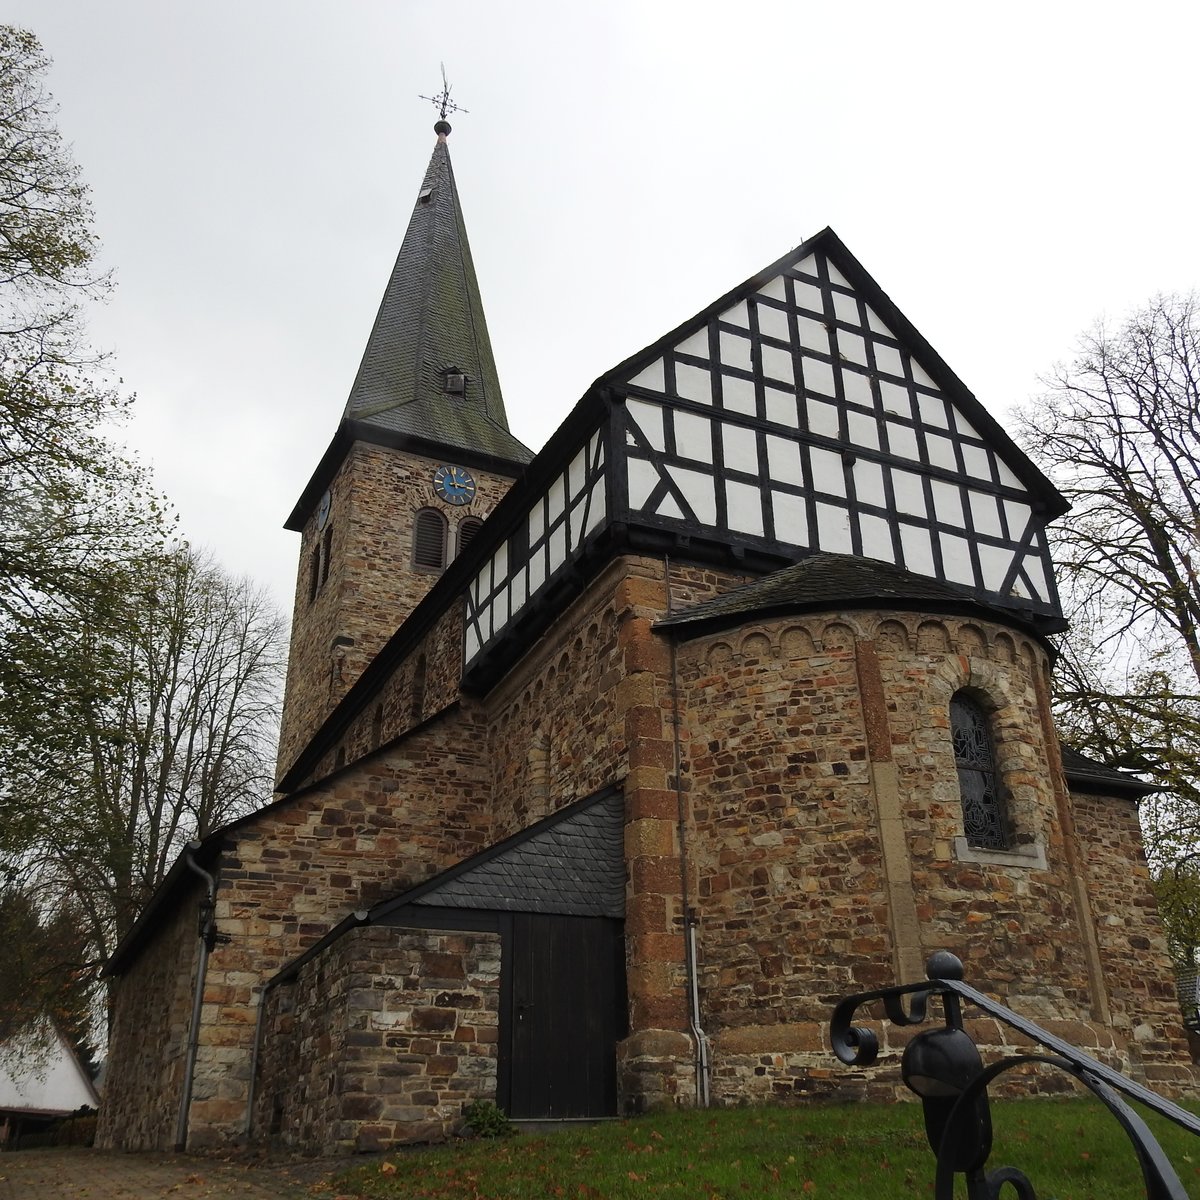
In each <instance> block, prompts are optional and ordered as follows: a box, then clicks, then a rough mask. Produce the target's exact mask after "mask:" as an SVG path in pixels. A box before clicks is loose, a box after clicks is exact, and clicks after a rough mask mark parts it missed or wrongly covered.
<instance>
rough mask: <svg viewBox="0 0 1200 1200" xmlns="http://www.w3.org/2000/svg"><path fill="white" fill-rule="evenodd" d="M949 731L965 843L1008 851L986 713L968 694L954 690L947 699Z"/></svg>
mask: <svg viewBox="0 0 1200 1200" xmlns="http://www.w3.org/2000/svg"><path fill="white" fill-rule="evenodd" d="M950 731H951V734H952V736H953V738H954V763H955V765H956V766H957V767H958V789H959V792H960V793H961V795H962V806H963V832H964V833H965V834H966V837H967V844H968V845H969V846H978V847H980V848H981V849H985V850H1007V849H1008V848H1009V847H1010V845H1011V837H1010V835H1009V829H1008V819H1007V814H1006V813H1005V805H1004V797H1003V794H1002V791H1001V785H1000V773H999V772H998V771H997V770H996V752H995V748H994V746H993V743H992V730H991V722H990V721H989V720H988V715H987V713H986V712H984V710H983V708H982V707H980V705H979V704H978V703H977V702H976V701H975V700H972V699H971V697H970V696H968V695H966V694H965V693H963V692H956V693H955V694H954V696H953V697H952V698H951V700H950Z"/></svg>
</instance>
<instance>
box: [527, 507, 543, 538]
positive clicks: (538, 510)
mask: <svg viewBox="0 0 1200 1200" xmlns="http://www.w3.org/2000/svg"><path fill="white" fill-rule="evenodd" d="M545 532H546V509H545V504H544V503H543V501H542V500H540V499H538V500H535V501H534V502H533V507H532V508H531V509H530V510H529V545H531V546H534V545H536V544H537V543H538V542H540V541H541V540H542V534H544V533H545Z"/></svg>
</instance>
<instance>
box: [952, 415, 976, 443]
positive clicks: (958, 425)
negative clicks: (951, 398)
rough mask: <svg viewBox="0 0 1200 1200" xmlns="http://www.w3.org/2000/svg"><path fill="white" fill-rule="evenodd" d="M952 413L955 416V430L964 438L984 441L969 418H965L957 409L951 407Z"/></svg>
mask: <svg viewBox="0 0 1200 1200" xmlns="http://www.w3.org/2000/svg"><path fill="white" fill-rule="evenodd" d="M951 412H952V413H953V414H954V428H955V429H957V430H958V432H959V433H961V434H962V436H963V437H969V438H975V439H977V440H978V441H983V438H981V437H980V436H979V434H978V433H976V432H975V426H974V425H972V424H971V422H970V421H968V420H967V418H966V417H964V416H963V415H962V413H961V412H959V411H958V409H957V408H954V407H953V406H951Z"/></svg>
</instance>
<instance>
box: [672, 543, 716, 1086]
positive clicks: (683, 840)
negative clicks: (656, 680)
mask: <svg viewBox="0 0 1200 1200" xmlns="http://www.w3.org/2000/svg"><path fill="white" fill-rule="evenodd" d="M663 565H664V568H665V572H666V580H665V581H666V585H667V616H670V615H671V614H672V611H673V608H672V596H671V560H670V558H664V559H663ZM670 643H671V727H672V731H673V734H674V742H675V750H674V757H675V780H674V783H675V811H676V814H677V818H678V835H679V883H680V893H681V896H682V900H683V922H684V926H685V929H684V963H685V966H686V971H687V983H688V1024H689V1026H690V1028H691V1031H692V1041H693V1042H694V1043H695V1046H696V1057H695V1063H694V1069H695V1073H696V1104H697V1105H698V1106H699V1107H700V1108H707V1107H708V1105H709V1069H710V1066H709V1057H708V1038H707V1037H705V1035H704V1029H703V1027H702V1026H701V1024H700V979H699V968H698V967H697V963H696V927H697V925H699V923H700V918H699V916H697V914H696V912H695V910H694V909H693V908H692V905H691V899H690V896H689V892H688V865H687V809H686V802H685V800H684V796H683V779H682V775H681V773H682V769H683V745H682V740H681V738H680V734H679V722H680V721H681V720H682V713H681V711H680V706H679V656H678V644H677V643H676V641H675V638H674V636H673V635H671V636H670Z"/></svg>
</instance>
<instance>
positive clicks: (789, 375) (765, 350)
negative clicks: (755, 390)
mask: <svg viewBox="0 0 1200 1200" xmlns="http://www.w3.org/2000/svg"><path fill="white" fill-rule="evenodd" d="M759 350H760V352H761V353H762V368H763V374H764V375H765V376H767V378H769V379H778V380H779V381H780V382H781V383H787V384H794V383H795V382H796V373H795V371H794V370H793V369H792V352H791V351H790V350H780V349H779V347H778V346H768V345H767V344H766V343H765V342H763V343H760V345H759Z"/></svg>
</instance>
